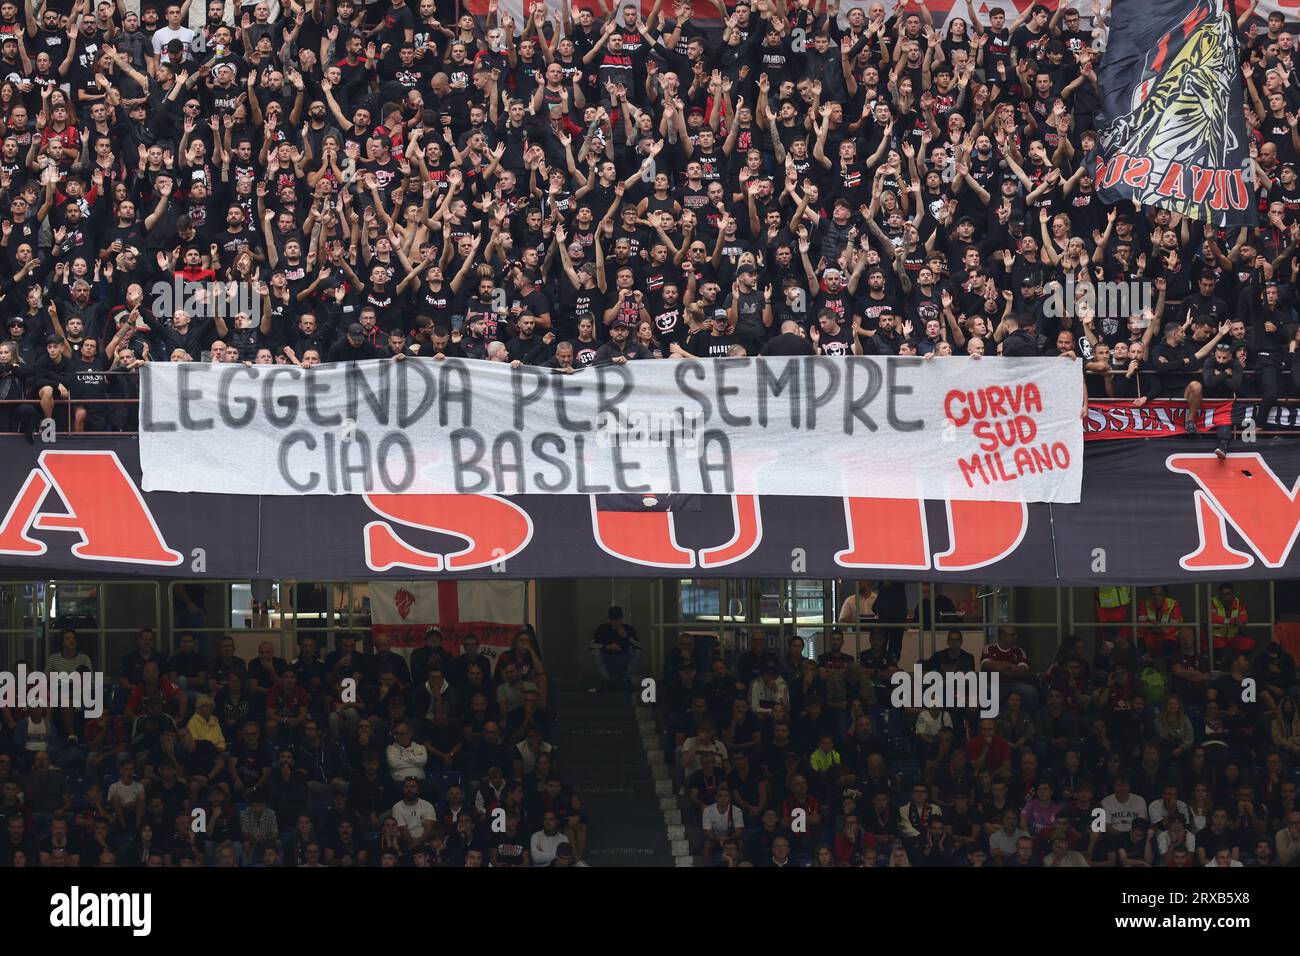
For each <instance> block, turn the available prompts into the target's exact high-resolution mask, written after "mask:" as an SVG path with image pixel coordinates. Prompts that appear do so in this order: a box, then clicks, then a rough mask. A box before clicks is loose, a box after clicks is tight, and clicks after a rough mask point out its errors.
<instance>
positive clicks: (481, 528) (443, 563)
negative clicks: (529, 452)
mask: <svg viewBox="0 0 1300 956" xmlns="http://www.w3.org/2000/svg"><path fill="white" fill-rule="evenodd" d="M365 501H366V504H367V505H368V506H369V508H370V510H371V511H374V512H375V513H377V514H380V515H383V516H384V517H385V518H391V519H392V520H393V521H396V522H398V523H399V524H404V525H406V526H407V527H408V528H420V529H421V530H423V531H435V532H437V533H438V534H450V535H455V536H456V537H458V538H464V539H465V540H466V541H468V542H469V544H468V545H467V546H466V547H464V548H462V549H461V550H460V551H453V552H449V553H447V554H436V553H433V552H429V551H422V550H420V549H419V548H415V547H412V546H411V545H409V544H407V543H406V542H405V541H403V540H402V539H401V538H399V537H398V536H397V532H396V531H394V530H393V527H392V525H390V524H389V523H388V522H387V521H371V522H370V523H369V524H367V525H366V527H365V542H366V565H367V566H368V567H369V568H370V569H371V570H372V571H387V570H388V569H390V568H397V567H401V568H414V569H415V570H416V571H443V570H447V571H469V570H472V569H473V568H482V567H487V566H488V565H490V564H494V563H496V562H497V561H505V560H507V559H508V558H512V557H514V556H515V555H516V554H518V553H519V552H520V551H522V550H523V549H524V548H525V547H526V546H527V545H528V542H529V541H531V540H532V538H533V522H532V519H531V518H529V517H528V514H527V512H525V511H524V510H523V509H522V508H520V507H518V506H517V505H514V504H512V503H511V502H509V501H507V500H506V499H504V498H498V497H496V496H495V495H366V496H365Z"/></svg>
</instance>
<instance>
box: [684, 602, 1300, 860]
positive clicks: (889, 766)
mask: <svg viewBox="0 0 1300 956" xmlns="http://www.w3.org/2000/svg"><path fill="white" fill-rule="evenodd" d="M862 585H863V587H862V589H861V590H860V592H859V595H858V596H857V598H856V599H857V600H859V601H860V604H859V606H858V607H851V606H850V604H849V603H848V602H846V608H845V612H844V613H843V614H841V617H840V619H841V621H843V622H845V623H844V628H845V629H848V630H850V631H852V630H856V629H858V628H861V631H860V633H861V635H862V637H863V641H862V646H863V648H864V649H863V650H862V651H861V652H860V653H858V654H856V655H854V654H852V653H847V652H846V650H845V638H846V633H845V629H841V628H835V629H834V630H832V631H831V632H830V634H829V640H828V644H827V646H826V648H825V649H824V651H823V652H822V653H820V654H818V655H817V656H816V657H815V658H814V657H813V656H811V654H810V653H809V651H808V649H807V648H806V647H805V642H804V639H803V638H801V637H798V636H794V637H790V638H788V640H786V641H784V642H782V641H781V640H780V639H779V637H778V636H777V635H775V634H770V633H767V632H765V631H763V630H761V629H759V630H756V631H751V632H750V633H751V636H750V641H749V646H748V647H747V648H745V649H743V650H741V651H740V652H738V653H736V654H731V655H720V654H718V653H717V652H716V649H715V647H714V645H713V644H712V643H711V642H710V641H708V640H699V639H697V638H696V637H693V636H692V635H691V634H689V633H688V634H684V635H682V636H681V637H680V638H679V640H678V642H677V646H676V648H675V649H674V650H673V651H672V652H671V653H670V654H669V656H668V659H667V661H666V662H665V664H664V679H665V680H666V681H668V682H669V686H670V695H669V704H668V713H667V721H666V723H667V738H668V739H667V740H666V742H665V746H666V747H668V748H670V750H671V752H672V753H674V755H675V758H674V764H675V770H676V773H677V782H678V786H679V789H680V792H682V793H683V794H685V796H686V797H687V799H688V800H689V802H690V806H691V812H692V814H693V824H694V826H695V827H698V828H699V833H700V836H699V840H701V841H702V845H698V846H695V847H694V848H693V849H694V850H695V852H697V853H698V854H700V859H701V860H702V861H703V863H705V864H706V865H712V866H724V867H728V866H747V865H748V866H757V867H767V866H868V867H874V866H896V867H897V866H944V867H965V866H970V867H978V866H1004V867H1039V866H1066V867H1085V866H1087V867H1194V866H1215V867H1220V866H1227V867H1239V866H1255V867H1273V866H1300V799H1298V798H1297V795H1296V788H1297V784H1300V715H1297V712H1296V700H1297V695H1298V694H1300V681H1298V679H1297V676H1296V669H1295V662H1294V661H1293V660H1292V658H1291V657H1290V655H1288V654H1287V653H1286V652H1285V651H1283V650H1282V649H1281V648H1280V647H1279V646H1278V645H1276V644H1270V645H1268V646H1267V647H1266V648H1264V649H1262V650H1260V651H1259V652H1258V653H1254V652H1252V651H1253V645H1251V644H1250V642H1249V639H1248V638H1245V631H1244V621H1245V610H1244V607H1243V606H1242V605H1241V602H1240V599H1238V598H1236V596H1235V595H1233V593H1232V589H1231V588H1224V589H1221V590H1220V592H1219V594H1220V600H1224V599H1226V600H1227V607H1228V608H1229V609H1230V610H1231V612H1232V613H1231V615H1230V616H1228V617H1225V618H1223V619H1221V620H1218V623H1216V624H1214V625H1212V626H1211V629H1210V631H1211V633H1210V636H1208V637H1207V636H1205V635H1203V634H1202V635H1200V636H1199V637H1198V633H1197V630H1196V629H1193V628H1190V627H1181V626H1179V625H1178V624H1177V623H1176V622H1173V623H1171V620H1172V619H1171V617H1170V616H1167V615H1160V616H1155V617H1151V618H1143V617H1139V618H1138V620H1139V621H1143V622H1144V623H1142V624H1140V625H1139V626H1138V628H1137V633H1136V635H1135V634H1134V631H1133V629H1132V628H1129V627H1110V628H1103V629H1100V631H1099V635H1098V639H1097V641H1096V642H1095V647H1094V646H1092V645H1093V642H1092V641H1091V640H1089V639H1084V638H1077V637H1068V638H1067V639H1066V640H1065V641H1064V642H1063V644H1062V646H1061V648H1060V650H1059V652H1058V653H1057V654H1056V655H1055V658H1054V660H1053V661H1052V663H1051V665H1050V666H1049V667H1048V668H1047V669H1046V670H1045V671H1043V672H1041V673H1035V672H1032V671H1031V669H1030V666H1029V659H1028V657H1027V655H1026V653H1025V651H1024V649H1023V648H1021V647H1020V646H1019V644H1018V634H1017V631H1016V629H1015V628H1014V627H998V628H996V629H995V631H994V633H993V634H991V635H990V636H991V638H992V639H991V640H990V641H989V643H988V644H987V645H986V646H985V647H984V650H983V652H982V654H981V657H980V660H979V661H978V662H977V661H976V659H975V657H974V655H973V654H971V653H970V651H968V650H966V649H965V644H966V642H967V641H968V639H969V638H970V637H971V636H972V635H971V632H970V631H968V632H967V633H966V634H963V632H962V631H961V630H958V629H956V628H958V627H960V625H957V624H953V625H947V626H945V625H942V624H941V625H940V626H939V638H940V639H941V640H942V641H943V643H944V645H945V647H944V649H943V650H940V651H937V652H936V653H934V654H933V655H931V656H929V657H928V658H925V659H924V660H922V661H921V667H922V670H923V672H924V673H926V674H929V673H932V672H933V673H938V674H942V675H949V674H953V675H960V674H974V673H977V672H982V673H985V674H988V673H993V672H996V673H997V674H998V684H999V686H1000V690H1001V694H1000V700H999V703H1000V706H999V708H998V713H997V716H996V717H995V718H987V717H981V716H980V708H979V707H977V706H975V705H974V703H973V699H968V700H967V701H965V702H962V701H952V700H946V699H945V700H943V701H942V705H939V704H936V705H935V706H925V707H914V706H897V704H898V703H899V702H898V701H896V700H894V699H893V697H892V695H893V693H894V687H895V685H894V683H893V681H892V677H893V676H894V675H895V674H896V673H898V672H899V666H898V662H899V651H900V649H901V645H902V641H903V639H904V630H903V627H901V626H898V627H891V626H887V625H886V624H885V623H883V622H884V621H886V620H889V619H890V618H891V617H892V615H891V614H890V612H889V611H887V610H886V608H887V607H889V606H891V601H892V598H893V596H894V595H893V592H895V591H900V590H901V587H900V586H899V585H898V584H897V583H894V584H890V583H888V582H880V583H877V582H870V583H868V582H862ZM1107 590H1111V591H1118V592H1122V593H1121V594H1120V595H1119V596H1120V597H1121V599H1122V600H1123V601H1124V604H1123V607H1124V610H1125V611H1126V612H1127V613H1132V611H1133V608H1132V606H1131V605H1130V604H1129V603H1128V602H1130V601H1132V600H1133V599H1134V597H1135V596H1134V595H1133V594H1132V589H1127V588H1121V589H1107ZM1154 592H1159V593H1158V594H1157V593H1154ZM1104 597H1107V596H1106V595H1101V594H1099V599H1102V598H1104ZM854 600H855V597H853V596H851V597H850V599H849V602H853V601H854ZM1153 600H1161V601H1164V600H1167V599H1166V598H1165V596H1164V593H1163V589H1153V594H1152V596H1151V597H1150V598H1147V597H1143V598H1142V599H1141V601H1140V606H1139V612H1140V613H1141V612H1145V611H1146V610H1147V609H1148V607H1149V605H1150V603H1151V601H1153ZM1112 606H1116V607H1117V606H1121V605H1118V604H1115V605H1112ZM898 619H899V620H900V621H901V620H902V616H901V615H900V616H899V618H898ZM1123 619H1124V620H1130V618H1128V617H1127V614H1126V616H1125V618H1123ZM1177 620H1179V621H1181V617H1179V618H1178V619H1177ZM914 639H915V638H909V640H914ZM1209 641H1213V643H1214V646H1215V648H1216V650H1215V655H1216V657H1215V663H1214V667H1213V669H1212V668H1211V664H1210V659H1209V657H1208V654H1207V651H1208V642H1209ZM1248 646H1249V647H1251V648H1252V649H1251V650H1248V649H1247V648H1248ZM910 670H911V669H910V668H909V669H908V671H909V673H910ZM1252 682H1253V683H1252ZM904 703H905V704H910V703H911V702H910V701H905V702H904ZM954 703H955V704H956V706H948V705H950V704H954Z"/></svg>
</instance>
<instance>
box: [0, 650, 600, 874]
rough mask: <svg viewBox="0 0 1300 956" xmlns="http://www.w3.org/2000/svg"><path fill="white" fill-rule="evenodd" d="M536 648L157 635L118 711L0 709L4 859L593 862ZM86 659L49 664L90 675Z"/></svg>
mask: <svg viewBox="0 0 1300 956" xmlns="http://www.w3.org/2000/svg"><path fill="white" fill-rule="evenodd" d="M534 637H535V635H534V633H533V631H532V629H531V628H527V627H525V628H523V629H521V630H520V632H519V634H518V635H517V636H516V638H515V640H514V642H513V645H512V646H511V647H510V648H508V649H506V650H505V651H504V652H503V653H501V654H500V655H499V656H498V657H497V658H496V660H495V662H494V661H493V659H492V658H491V657H489V656H487V655H486V654H484V653H483V652H482V648H481V647H480V645H479V642H478V640H477V638H476V637H474V636H473V635H465V636H464V638H463V643H462V644H461V646H460V647H459V648H457V647H456V645H455V643H453V642H452V641H451V640H450V639H445V638H444V637H443V635H442V634H441V632H440V631H439V630H438V629H437V628H431V629H430V630H429V633H428V634H427V635H426V640H425V645H424V646H423V647H420V648H416V649H414V650H412V651H411V652H410V654H409V659H408V656H407V655H403V654H399V653H397V652H395V651H393V650H392V649H391V648H390V646H389V643H388V640H387V638H386V637H385V636H383V635H379V636H375V637H373V638H371V639H369V642H368V643H369V647H368V649H367V648H366V646H365V643H366V642H359V641H358V638H357V637H356V636H355V635H352V634H347V635H345V636H342V637H341V638H340V641H339V646H338V647H337V648H336V649H335V650H333V651H331V652H329V653H328V654H326V655H325V656H323V657H322V656H321V654H320V650H321V649H320V648H318V645H317V641H316V639H315V638H314V637H303V638H302V639H300V640H299V642H298V651H299V653H298V656H297V657H296V658H295V659H294V660H292V661H286V660H284V659H282V658H280V657H277V656H276V655H275V649H274V647H273V645H271V644H270V643H269V642H265V643H263V644H261V645H260V646H259V647H258V655H257V657H256V658H254V659H253V660H250V661H244V660H242V659H240V658H239V657H238V656H236V654H235V642H234V640H233V639H231V638H229V637H227V638H223V639H222V640H221V641H220V644H219V651H218V655H217V657H216V659H214V660H208V659H205V658H204V657H203V656H202V655H201V654H200V653H199V652H198V651H197V650H196V644H195V638H194V635H193V634H190V633H189V632H181V633H180V634H178V635H177V643H176V651H175V653H173V654H171V655H166V654H163V653H162V652H161V651H160V650H159V649H158V646H157V641H156V635H155V633H154V632H153V631H152V630H151V629H148V628H145V629H142V630H141V631H140V633H139V637H138V640H137V647H136V649H135V650H134V651H132V652H131V653H130V654H128V655H126V657H125V658H124V659H123V660H122V661H121V664H120V666H119V668H118V671H117V673H116V675H115V677H116V682H115V684H114V685H113V686H112V687H111V700H110V705H109V706H108V707H107V708H106V709H105V711H104V713H103V714H102V715H101V716H99V717H95V718H90V719H87V718H86V717H85V716H84V714H83V713H81V712H80V711H72V710H64V709H55V710H53V711H51V710H50V709H49V708H43V709H42V708H36V709H32V710H24V709H21V708H14V707H5V708H0V824H2V825H3V828H4V832H3V836H0V866H29V867H34V866H43V867H44V866H51V867H68V866H70V867H76V866H82V867H89V866H101V867H114V866H121V867H125V866H141V867H189V866H210V867H229V866H253V867H274V866H288V867H299V866H310V867H319V866H327V867H330V866H338V867H363V866H380V867H392V866H434V867H446V866H470V867H474V866H493V867H508V866H586V865H587V864H586V863H585V862H583V856H584V853H585V851H586V844H587V825H586V819H585V814H584V813H583V811H582V809H581V802H580V801H579V799H578V798H577V797H576V796H575V795H574V794H573V792H572V790H571V789H570V788H569V787H568V786H567V785H566V784H565V782H564V779H563V777H561V776H560V773H559V769H560V767H559V761H560V754H559V752H558V750H557V749H556V748H555V747H554V746H553V745H552V744H550V743H549V742H548V741H547V739H546V737H547V734H548V731H549V727H550V723H551V718H550V715H549V713H548V709H547V707H546V704H545V701H546V700H547V692H548V685H547V679H546V673H545V668H544V667H543V665H542V662H541V657H540V655H539V653H538V652H537V651H536V650H535V648H536V644H535V642H534ZM77 648H78V645H77V635H76V632H75V631H72V630H67V631H64V632H63V635H62V645H61V648H60V650H59V651H57V652H55V653H54V654H52V655H51V656H50V658H49V659H48V660H47V661H46V662H45V670H46V671H47V672H49V673H66V672H76V671H82V670H86V671H92V670H93V669H94V664H93V662H92V661H91V659H90V657H89V656H88V655H86V654H84V653H80V652H79V651H78V649H77ZM28 664H29V666H30V662H28Z"/></svg>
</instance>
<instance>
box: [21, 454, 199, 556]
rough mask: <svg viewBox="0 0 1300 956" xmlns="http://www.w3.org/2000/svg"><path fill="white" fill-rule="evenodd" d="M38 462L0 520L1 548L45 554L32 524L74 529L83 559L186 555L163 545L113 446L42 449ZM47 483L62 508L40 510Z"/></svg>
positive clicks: (45, 528) (76, 552) (77, 553)
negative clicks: (30, 533) (57, 511)
mask: <svg viewBox="0 0 1300 956" xmlns="http://www.w3.org/2000/svg"><path fill="white" fill-rule="evenodd" d="M39 465H40V467H39V469H34V470H33V471H32V473H31V474H30V475H28V476H27V481H26V482H24V483H23V487H22V490H21V491H20V492H19V493H18V497H17V499H16V500H15V501H14V503H13V506H12V507H11V508H10V509H9V513H8V514H7V515H6V516H5V519H4V523H3V524H0V554H17V555H36V554H44V553H45V550H46V548H45V545H44V544H43V543H41V542H39V541H35V540H33V539H32V538H30V537H28V536H27V531H28V530H29V529H33V528H34V529H36V530H37V531H70V532H72V533H74V534H76V535H78V536H79V537H80V538H81V541H80V542H79V543H78V544H74V545H73V546H72V553H73V555H74V556H75V557H78V558H82V559H84V560H86V561H114V562H119V563H123V564H160V565H164V566H168V567H170V566H172V565H177V564H180V563H181V562H182V561H184V560H185V557H184V555H182V554H181V553H180V552H179V551H173V550H172V549H171V548H169V547H167V542H165V541H164V540H163V538H162V534H161V532H159V530H158V525H157V524H155V523H154V520H153V515H152V514H150V513H149V509H148V507H147V506H146V505H145V503H144V498H142V497H141V496H140V489H138V488H137V487H136V486H135V483H134V482H132V481H131V477H130V476H129V475H128V474H127V473H126V470H125V469H124V468H123V467H122V463H121V462H120V461H118V460H117V455H115V454H113V453H112V452H111V451H45V452H41V457H40V459H39ZM51 489H53V491H55V492H56V493H57V494H58V496H59V498H60V499H62V501H63V507H64V512H65V513H64V514H51V513H49V512H45V511H39V510H38V509H39V508H40V505H41V502H43V501H44V500H45V497H46V493H47V492H48V491H50V490H51Z"/></svg>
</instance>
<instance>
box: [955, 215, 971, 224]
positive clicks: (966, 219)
mask: <svg viewBox="0 0 1300 956" xmlns="http://www.w3.org/2000/svg"><path fill="white" fill-rule="evenodd" d="M964 222H968V223H970V224H971V225H972V226H973V225H975V220H974V219H972V218H971V217H970V216H959V217H958V219H957V225H959V226H960V225H961V224H962V223H964Z"/></svg>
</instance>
